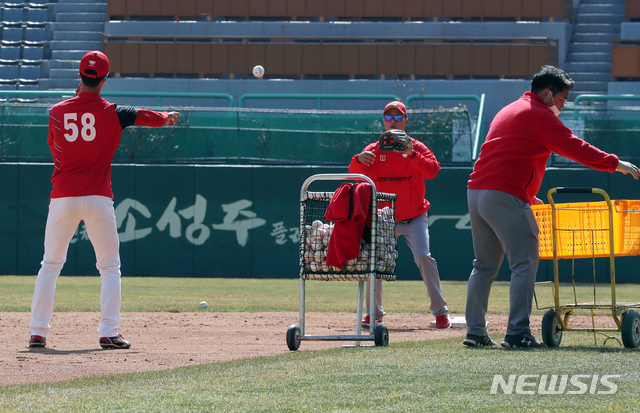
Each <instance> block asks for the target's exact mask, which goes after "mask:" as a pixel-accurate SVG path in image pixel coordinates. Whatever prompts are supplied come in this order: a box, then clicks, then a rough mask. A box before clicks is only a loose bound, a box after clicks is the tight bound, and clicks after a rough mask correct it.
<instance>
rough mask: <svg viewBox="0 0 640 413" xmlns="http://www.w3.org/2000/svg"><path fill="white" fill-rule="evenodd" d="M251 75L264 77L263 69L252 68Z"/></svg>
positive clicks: (258, 66) (257, 66) (260, 67)
mask: <svg viewBox="0 0 640 413" xmlns="http://www.w3.org/2000/svg"><path fill="white" fill-rule="evenodd" d="M253 75H254V76H255V77H262V76H264V67H262V66H260V65H255V66H254V67H253Z"/></svg>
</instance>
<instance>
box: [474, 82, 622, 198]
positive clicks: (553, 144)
mask: <svg viewBox="0 0 640 413" xmlns="http://www.w3.org/2000/svg"><path fill="white" fill-rule="evenodd" d="M552 151H553V152H555V153H557V154H559V155H562V156H564V157H566V158H569V159H572V160H574V161H576V162H579V163H581V164H583V165H585V166H588V167H590V168H593V169H596V170H599V171H609V172H615V170H616V168H617V167H618V157H617V156H616V155H613V154H609V153H607V152H604V151H602V150H600V149H598V148H596V147H595V146H593V145H590V144H589V143H587V142H585V141H584V140H582V139H580V138H579V137H577V136H576V135H574V134H573V132H571V130H570V129H569V128H567V127H566V126H564V124H563V123H562V121H561V120H560V119H558V117H557V116H556V115H555V114H554V113H553V112H552V111H551V110H550V109H549V108H548V107H547V105H546V104H545V103H544V101H543V100H542V98H541V97H540V96H538V95H537V94H535V93H532V92H526V93H525V94H524V95H522V97H520V99H518V100H516V101H515V102H513V103H511V104H509V105H507V106H505V107H504V108H503V109H502V110H500V112H498V114H497V115H496V117H495V118H494V119H493V122H492V123H491V127H490V128H489V133H488V134H487V138H486V139H485V142H484V144H483V145H482V147H481V148H480V156H479V157H478V160H477V161H476V163H475V165H474V167H473V172H472V173H471V177H470V179H469V181H468V184H467V187H468V188H470V189H491V190H496V191H502V192H506V193H508V194H511V195H513V196H516V197H518V198H520V199H522V200H523V201H525V202H528V203H530V204H532V205H533V201H534V199H535V197H536V194H537V193H538V191H539V190H540V185H542V178H543V176H544V172H545V167H546V165H547V160H548V159H549V156H551V152H552Z"/></svg>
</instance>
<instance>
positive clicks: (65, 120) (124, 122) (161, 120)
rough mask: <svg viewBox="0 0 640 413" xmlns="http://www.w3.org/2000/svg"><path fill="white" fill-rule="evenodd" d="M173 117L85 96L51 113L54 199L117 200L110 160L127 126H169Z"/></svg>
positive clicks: (97, 97) (92, 96)
mask: <svg viewBox="0 0 640 413" xmlns="http://www.w3.org/2000/svg"><path fill="white" fill-rule="evenodd" d="M168 116H169V114H168V113H167V112H155V111H150V110H142V109H136V108H133V107H131V106H118V105H115V104H113V103H110V102H107V101H106V100H104V99H102V98H101V97H100V94H98V93H89V92H83V93H80V94H79V95H78V96H76V97H73V98H71V99H67V100H65V101H63V102H60V103H57V104H55V105H54V106H53V107H52V108H51V110H50V111H49V138H48V142H49V147H50V150H51V154H52V155H53V162H54V168H53V174H52V176H51V183H52V184H53V189H52V191H51V198H63V197H71V196H88V195H102V196H106V197H110V198H111V199H113V191H112V189H111V160H112V159H113V155H114V154H115V151H116V148H117V147H118V144H119V143H120V137H121V136H122V130H123V129H124V128H126V127H127V126H131V125H136V126H153V127H160V126H164V124H165V123H166V122H167V118H168Z"/></svg>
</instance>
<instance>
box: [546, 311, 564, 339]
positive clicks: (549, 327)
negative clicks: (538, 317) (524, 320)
mask: <svg viewBox="0 0 640 413" xmlns="http://www.w3.org/2000/svg"><path fill="white" fill-rule="evenodd" d="M542 341H543V342H544V344H546V345H547V346H549V347H558V346H560V342H561V341H562V328H560V324H559V323H558V317H556V310H555V309H553V308H550V309H548V310H547V311H546V312H545V313H544V316H543V317H542Z"/></svg>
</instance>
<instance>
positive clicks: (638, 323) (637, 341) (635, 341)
mask: <svg viewBox="0 0 640 413" xmlns="http://www.w3.org/2000/svg"><path fill="white" fill-rule="evenodd" d="M620 332H621V333H622V344H624V346H625V347H626V348H638V346H640V314H638V312H637V311H636V310H629V311H627V312H626V313H624V314H623V315H622V324H621V325H620Z"/></svg>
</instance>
